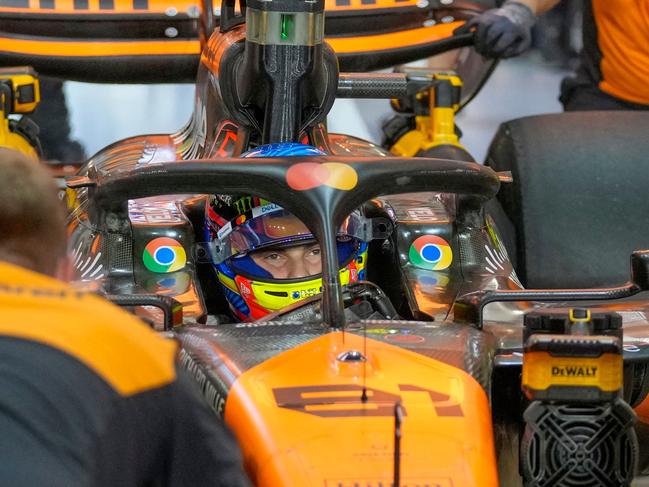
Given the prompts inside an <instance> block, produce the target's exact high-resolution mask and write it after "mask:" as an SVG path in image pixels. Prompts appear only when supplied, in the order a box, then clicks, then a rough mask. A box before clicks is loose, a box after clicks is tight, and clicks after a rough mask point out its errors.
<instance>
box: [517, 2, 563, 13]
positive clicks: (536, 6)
mask: <svg viewBox="0 0 649 487" xmlns="http://www.w3.org/2000/svg"><path fill="white" fill-rule="evenodd" d="M516 1H517V2H518V3H522V4H523V5H527V6H528V7H529V8H530V10H531V11H532V12H534V15H537V16H538V15H541V14H544V13H545V12H547V11H548V10H551V9H552V7H554V6H555V5H557V4H558V3H559V2H560V1H561V0H516Z"/></svg>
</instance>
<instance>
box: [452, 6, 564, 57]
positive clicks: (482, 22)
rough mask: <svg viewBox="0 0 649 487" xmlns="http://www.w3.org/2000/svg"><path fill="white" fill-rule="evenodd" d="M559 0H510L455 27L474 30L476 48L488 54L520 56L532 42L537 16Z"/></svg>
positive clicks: (459, 29) (460, 29) (461, 29)
mask: <svg viewBox="0 0 649 487" xmlns="http://www.w3.org/2000/svg"><path fill="white" fill-rule="evenodd" d="M559 1H560V0H507V1H506V2H505V3H504V4H503V5H502V6H501V7H500V8H494V9H491V10H487V11H486V12H484V13H483V14H481V15H478V16H476V17H473V18H472V19H470V20H469V21H468V22H466V23H465V24H464V25H463V26H461V27H459V28H458V29H456V30H455V33H456V34H466V33H468V32H475V48H476V50H477V51H478V52H479V53H480V54H482V55H483V56H486V57H492V58H501V57H502V58H507V57H513V56H518V55H519V54H521V53H523V52H524V51H526V50H527V49H528V48H529V47H530V45H531V44H532V27H534V24H535V23H536V16H537V15H540V14H542V13H545V12H547V11H548V10H550V9H551V8H552V7H554V6H555V5H556V4H557V3H559Z"/></svg>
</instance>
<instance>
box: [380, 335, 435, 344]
mask: <svg viewBox="0 0 649 487" xmlns="http://www.w3.org/2000/svg"><path fill="white" fill-rule="evenodd" d="M383 339H384V340H385V341H387V342H392V343H401V344H404V345H407V344H410V345H411V344H414V343H423V342H425V341H426V339H425V338H424V337H422V336H419V335H394V334H389V335H385V336H384V337H383Z"/></svg>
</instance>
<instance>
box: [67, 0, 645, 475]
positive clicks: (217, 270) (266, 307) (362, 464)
mask: <svg viewBox="0 0 649 487" xmlns="http://www.w3.org/2000/svg"><path fill="white" fill-rule="evenodd" d="M322 11H323V5H322V3H317V2H316V3H314V2H300V1H291V0H285V1H281V2H250V1H249V2H248V3H247V6H246V18H245V21H246V24H247V25H246V28H245V29H244V26H243V24H242V22H243V18H241V17H239V16H237V15H236V12H235V9H234V5H233V3H229V2H225V3H224V5H223V6H222V9H221V19H220V22H221V26H220V28H219V31H217V32H214V33H213V34H211V36H210V37H209V40H208V41H207V42H206V44H205V47H204V51H203V54H202V56H201V64H200V67H199V74H198V82H197V95H196V104H195V111H194V115H193V117H192V120H191V122H190V123H189V124H188V125H187V127H185V129H183V130H181V131H180V132H179V133H177V134H171V135H151V136H142V137H135V138H131V139H127V140H125V141H121V142H117V143H115V144H113V145H111V146H109V147H107V148H106V149H104V150H103V151H101V152H99V153H98V154H96V155H95V156H94V157H92V158H91V159H90V160H89V161H88V163H87V164H86V165H85V166H84V168H83V169H82V170H81V171H80V173H79V174H78V175H77V176H76V177H74V178H71V179H69V180H68V192H67V194H68V205H69V208H70V229H69V230H70V235H71V251H72V255H73V258H74V261H75V265H76V266H77V269H78V271H79V274H80V277H81V278H82V279H85V280H87V281H100V282H101V283H102V285H103V289H104V292H105V293H106V295H107V297H108V298H110V299H112V300H113V301H115V302H116V303H118V304H121V305H124V306H127V307H129V308H133V309H134V310H136V311H137V312H140V313H144V315H143V316H144V317H145V318H147V319H149V320H151V321H152V322H154V325H155V324H156V323H155V322H156V320H157V317H158V316H159V317H160V320H159V326H160V327H161V328H163V329H164V330H165V332H166V333H168V334H169V335H171V336H173V337H175V338H176V339H178V340H179V341H180V343H181V344H182V348H181V359H182V361H183V364H184V365H185V366H186V367H187V369H188V370H190V371H191V372H192V374H193V375H194V376H195V377H196V380H197V381H198V383H199V384H200V386H201V387H202V390H203V392H204V394H205V397H206V398H207V400H208V401H209V402H210V404H211V405H212V407H213V408H214V410H215V413H216V414H218V415H220V416H222V417H223V418H224V419H225V421H226V423H227V424H228V425H229V426H230V427H231V428H232V430H233V431H234V433H235V434H236V435H237V438H238V439H239V441H240V444H241V446H242V449H243V452H244V458H245V462H246V468H247V471H248V473H249V475H250V477H251V479H252V480H253V481H254V483H255V484H256V485H335V486H338V485H343V486H345V485H366V486H370V485H372V486H376V485H395V486H396V485H401V486H406V485H498V482H499V479H500V482H501V483H503V484H506V483H508V482H509V481H510V479H512V477H513V482H516V481H517V480H518V478H517V477H518V470H519V465H520V471H521V473H522V477H523V479H524V482H525V484H526V485H629V484H630V482H631V480H632V478H633V476H634V474H635V471H636V466H637V463H638V438H637V436H638V435H637V433H636V431H639V430H636V429H635V428H634V427H633V424H634V420H635V416H634V413H633V411H632V409H631V406H636V405H638V404H639V403H640V402H642V400H643V399H644V397H645V396H646V392H647V386H648V381H647V378H646V375H645V371H646V364H647V361H648V360H649V356H648V355H647V350H646V349H645V346H644V345H642V344H643V343H646V342H643V341H642V340H639V341H638V344H639V346H637V348H638V350H636V351H633V352H632V353H631V352H630V351H629V350H625V349H624V348H623V346H622V344H623V340H624V335H625V334H627V335H628V334H631V333H632V334H633V336H634V337H639V338H643V337H645V338H647V332H648V331H649V323H647V322H646V319H645V318H642V317H640V316H639V315H637V314H635V315H633V314H631V313H627V314H626V315H625V314H624V311H625V310H641V311H646V307H647V305H646V303H644V302H640V303H634V304H632V303H629V302H624V303H622V304H619V303H618V304H616V303H614V300H616V299H622V298H628V297H631V296H633V295H635V294H637V293H639V292H640V291H646V290H648V289H649V277H648V276H649V253H647V252H643V251H640V252H636V253H634V254H633V256H632V275H631V278H630V280H629V282H628V283H627V284H625V285H622V286H617V287H614V288H598V289H573V290H570V289H564V290H549V289H537V290H534V289H524V288H523V287H522V286H521V284H520V282H519V280H518V278H517V275H516V272H515V271H514V269H513V266H512V265H511V262H510V260H509V257H508V254H507V251H506V248H505V246H504V244H503V242H502V240H501V238H500V236H499V231H498V228H497V226H496V223H495V222H494V219H493V218H492V216H491V215H490V214H489V213H488V212H487V211H485V205H486V203H487V202H488V201H490V200H492V198H493V197H494V196H495V195H496V193H497V192H498V190H499V188H500V186H501V182H502V183H504V184H506V183H507V181H508V180H509V179H510V178H509V175H507V174H499V173H497V172H495V171H494V170H492V169H490V168H489V167H485V166H480V165H477V164H474V163H471V162H465V161H460V160H453V159H448V158H427V157H417V158H412V157H411V158H400V157H395V156H393V155H391V154H389V153H388V152H387V151H386V150H384V149H382V148H381V147H378V146H376V145H374V144H371V143H368V142H365V141H361V140H358V139H355V138H352V137H348V136H344V135H335V134H329V133H327V131H326V127H325V125H324V123H323V122H324V117H325V116H326V113H327V111H328V109H329V108H330V107H331V103H332V101H333V98H334V97H335V96H336V95H338V96H359V97H377V98H389V99H405V98H407V97H408V96H410V95H411V94H412V93H413V92H414V93H422V92H428V94H429V99H430V95H431V92H430V89H431V88H433V89H436V88H437V89H438V90H437V93H438V94H439V93H443V90H444V89H445V88H444V87H448V86H449V84H448V83H444V82H443V81H444V80H445V79H443V78H441V77H440V75H439V74H438V75H437V76H435V75H425V76H420V75H415V74H412V73H396V74H386V75H383V74H381V75H377V74H347V75H343V74H340V73H339V72H338V69H337V63H336V57H335V54H334V52H333V51H332V50H331V49H330V48H329V47H328V46H327V44H326V43H325V41H324V40H323V37H324V36H323V33H324V29H323V28H322V22H323V16H322V15H321V14H322ZM470 42H471V39H470V38H460V39H457V38H453V39H452V40H450V41H449V40H446V41H444V42H443V44H442V47H440V44H432V43H431V44H430V45H428V46H427V48H426V49H425V53H426V54H430V53H432V52H441V51H443V50H444V49H448V48H450V47H453V48H456V47H458V46H461V45H468V44H470ZM278 67H285V68H286V67H289V68H290V69H278ZM450 85H451V87H452V86H453V83H450ZM432 94H433V99H434V98H435V97H434V94H435V93H432ZM451 145H453V144H451ZM278 154H281V155H278ZM237 195H244V197H243V198H237V197H235V196H237ZM245 195H250V196H245ZM224 206H226V207H227V208H230V209H232V208H236V209H237V210H238V211H237V214H236V215H234V217H233V218H231V219H228V217H227V216H224V214H222V212H221V210H222V209H223V207H224ZM210 212H214V213H215V215H214V216H212V215H210ZM296 220H297V221H299V222H302V227H300V225H299V224H298V223H296ZM214 222H215V223H214ZM211 225H212V226H211ZM286 228H288V229H289V232H288V233H286V232H284V230H285V229H286ZM259 229H263V230H264V233H263V234H262V233H260V231H259ZM289 237H290V238H291V240H290V243H292V244H293V243H295V242H298V243H299V246H304V245H305V244H306V243H308V244H309V245H312V244H313V242H317V244H318V251H319V255H320V256H321V257H320V258H321V261H320V267H321V269H320V270H321V276H314V275H307V276H305V278H304V279H302V278H299V279H288V280H284V282H277V279H270V278H269V276H268V275H265V276H262V277H261V278H251V277H250V274H249V273H246V270H247V271H250V269H251V268H252V267H251V266H252V265H257V267H260V266H261V265H260V263H259V262H258V261H256V260H255V258H254V256H255V253H256V252H259V251H264V250H267V249H275V248H277V245H283V244H286V243H288V242H289ZM289 248H293V249H294V248H295V246H291V247H289ZM309 248H311V247H309ZM350 248H351V249H352V250H353V251H352V252H347V254H344V252H345V251H347V250H349V249H350ZM343 254H344V255H347V256H348V257H349V256H351V259H349V258H342V259H341V256H342V255H343ZM272 255H273V254H271V256H272ZM271 260H275V257H272V258H271ZM235 261H236V262H235ZM244 264H245V266H246V267H245V269H244ZM228 266H229V267H228ZM271 277H274V276H271ZM314 282H315V284H314ZM343 283H344V284H346V285H345V286H343V285H342V284H343ZM580 301H582V302H583V301H587V302H588V306H580V305H575V304H574V303H575V302H580ZM598 301H600V302H602V303H603V304H599V305H598V304H593V302H598ZM273 302H281V303H287V302H288V303H289V304H288V305H287V306H283V307H280V308H279V309H273V305H272V303H273ZM552 302H560V303H564V302H571V303H573V304H571V305H568V306H565V305H560V306H559V307H556V305H555V306H543V305H540V304H538V303H552ZM534 303H537V304H534ZM151 307H154V308H156V309H158V310H160V313H159V314H155V313H153V312H151ZM617 311H621V312H622V313H619V312H617ZM521 374H522V378H521ZM521 431H522V433H521ZM519 436H520V449H519V448H518V447H517V446H516V444H517V443H518V440H519ZM512 444H513V445H515V446H514V448H511V445H512ZM512 452H513V456H514V460H512V458H511V456H508V455H511V454H512ZM519 454H520V460H519Z"/></svg>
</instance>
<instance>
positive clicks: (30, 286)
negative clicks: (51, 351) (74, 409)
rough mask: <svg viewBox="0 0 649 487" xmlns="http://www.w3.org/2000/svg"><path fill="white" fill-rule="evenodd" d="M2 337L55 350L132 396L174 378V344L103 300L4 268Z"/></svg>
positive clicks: (0, 278)
mask: <svg viewBox="0 0 649 487" xmlns="http://www.w3.org/2000/svg"><path fill="white" fill-rule="evenodd" d="M0 309H2V320H0V335H5V336H12V337H16V338H23V339H26V340H33V341H36V342H40V343H43V344H45V345H49V346H51V347H54V348H57V349H59V350H61V351H63V352H65V353H67V354H69V355H71V356H73V357H74V358H76V359H77V360H79V361H81V362H82V363H83V364H85V365H86V366H87V367H89V368H90V369H92V370H93V371H94V372H96V373H97V374H98V375H99V376H101V377H102V378H103V379H104V380H105V381H106V382H108V384H110V385H111V386H112V387H113V388H114V389H115V390H116V391H117V392H118V393H119V394H121V395H124V396H128V395H132V394H137V393H140V392H143V391H146V390H149V389H155V388H157V387H161V386H164V385H166V384H169V383H170V382H173V381H174V380H175V378H176V371H175V356H176V348H177V347H176V344H175V343H174V342H172V341H170V340H167V339H164V338H162V337H161V336H159V335H157V334H156V333H155V332H153V331H152V330H151V329H150V328H149V327H147V326H146V325H144V324H143V323H142V322H141V321H140V320H138V319H137V318H135V317H134V316H132V315H131V314H129V313H127V312H125V311H123V310H121V309H119V308H117V307H116V306H113V305H111V304H110V303H108V302H106V301H104V300H103V299H101V298H99V297H97V296H93V295H90V294H83V293H79V292H77V291H75V290H74V289H72V288H70V287H69V286H67V285H65V284H63V283H61V282H59V281H56V280H54V279H51V278H49V277H46V276H43V275H41V274H37V273H35V272H31V271H27V270H25V269H21V268H19V267H16V266H13V265H10V264H5V263H0Z"/></svg>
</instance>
